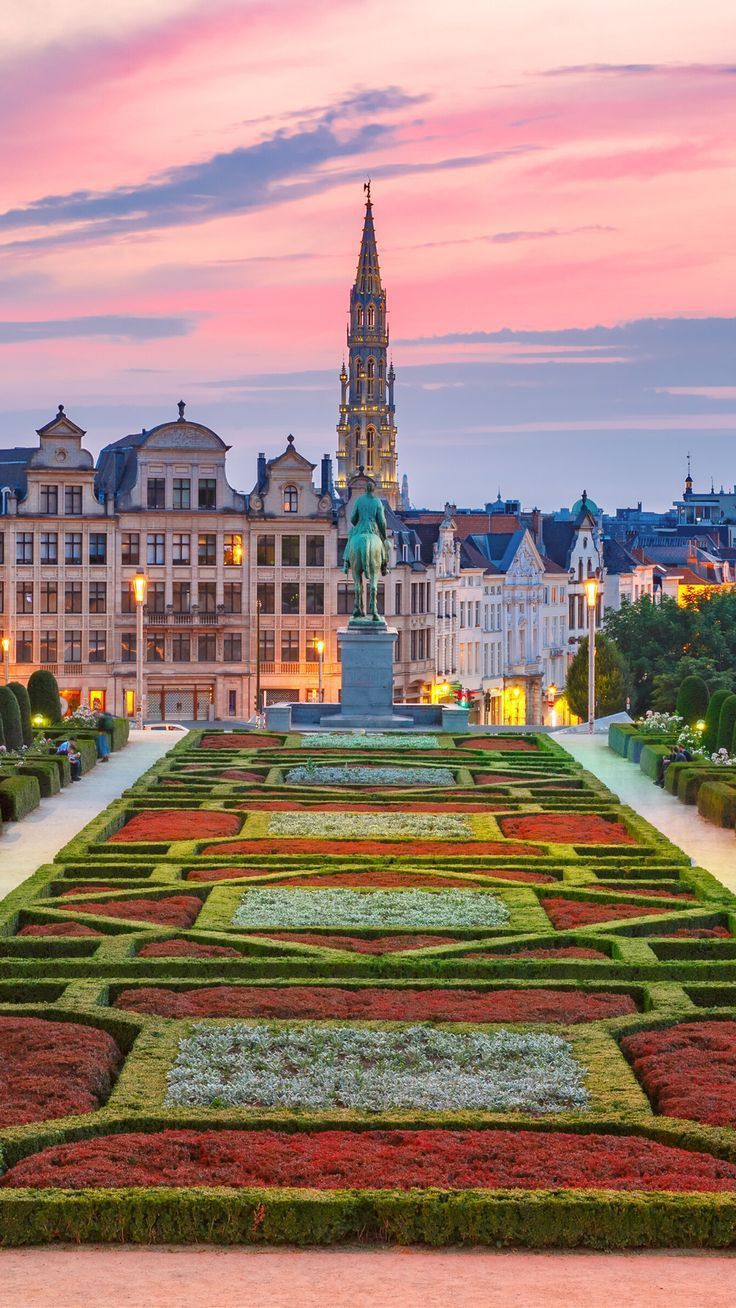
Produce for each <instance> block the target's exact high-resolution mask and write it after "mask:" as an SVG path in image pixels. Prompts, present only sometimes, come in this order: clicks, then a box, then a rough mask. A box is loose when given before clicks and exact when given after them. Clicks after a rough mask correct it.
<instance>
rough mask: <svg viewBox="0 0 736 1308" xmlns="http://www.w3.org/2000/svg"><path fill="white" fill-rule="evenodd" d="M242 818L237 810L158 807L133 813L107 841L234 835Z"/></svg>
mask: <svg viewBox="0 0 736 1308" xmlns="http://www.w3.org/2000/svg"><path fill="white" fill-rule="evenodd" d="M242 822H243V819H242V818H240V817H238V816H237V814H236V813H217V812H214V811H212V810H208V809H191V810H187V809H183V808H159V809H148V810H147V811H146V812H145V813H136V815H135V817H132V818H131V819H130V821H129V822H126V824H125V826H124V827H123V828H122V830H121V831H117V832H116V833H115V835H114V836H110V838H109V840H108V844H112V845H114V844H123V845H124V844H127V843H128V842H129V841H134V840H146V841H148V840H150V841H160V840H196V839H197V838H198V837H200V836H234V835H235V834H236V833H237V832H238V831H239V830H240V828H241V826H242Z"/></svg>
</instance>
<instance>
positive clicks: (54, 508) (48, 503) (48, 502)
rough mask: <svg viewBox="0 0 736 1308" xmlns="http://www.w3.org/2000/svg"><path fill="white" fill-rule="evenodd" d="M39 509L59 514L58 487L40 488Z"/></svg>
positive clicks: (43, 511)
mask: <svg viewBox="0 0 736 1308" xmlns="http://www.w3.org/2000/svg"><path fill="white" fill-rule="evenodd" d="M40 508H41V512H42V513H58V512H59V487H58V486H42V487H41V497H40ZM47 661H48V660H47Z"/></svg>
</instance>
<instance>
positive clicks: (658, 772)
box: [639, 745, 672, 781]
mask: <svg viewBox="0 0 736 1308" xmlns="http://www.w3.org/2000/svg"><path fill="white" fill-rule="evenodd" d="M671 752H672V746H671V745H645V746H644V748H643V749H642V751H641V753H640V755H639V767H640V768H641V770H642V772H643V773H644V775H645V777H650V778H651V779H652V781H659V780H660V779H661V776H662V761H663V759H665V758H667V756H668V754H670V753H671Z"/></svg>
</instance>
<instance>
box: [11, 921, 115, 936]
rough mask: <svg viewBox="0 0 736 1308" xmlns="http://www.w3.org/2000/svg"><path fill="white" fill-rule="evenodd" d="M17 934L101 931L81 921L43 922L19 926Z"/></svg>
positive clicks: (97, 933)
mask: <svg viewBox="0 0 736 1308" xmlns="http://www.w3.org/2000/svg"><path fill="white" fill-rule="evenodd" d="M16 934H17V935H19V936H101V935H102V932H101V931H95V930H94V928H93V927H88V926H85V925H84V923H83V922H44V923H43V924H40V923H34V924H33V925H32V926H24V927H21V929H20V931H18V932H17V933H16Z"/></svg>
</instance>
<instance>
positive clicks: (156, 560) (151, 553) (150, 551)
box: [146, 531, 166, 565]
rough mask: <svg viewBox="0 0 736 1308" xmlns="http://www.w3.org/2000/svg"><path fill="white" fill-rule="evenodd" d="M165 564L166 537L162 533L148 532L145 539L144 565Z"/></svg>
mask: <svg viewBox="0 0 736 1308" xmlns="http://www.w3.org/2000/svg"><path fill="white" fill-rule="evenodd" d="M165 562H166V536H165V534H164V532H162V531H149V533H148V536H147V537H146V563H148V564H153V565H156V564H161V563H165Z"/></svg>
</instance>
